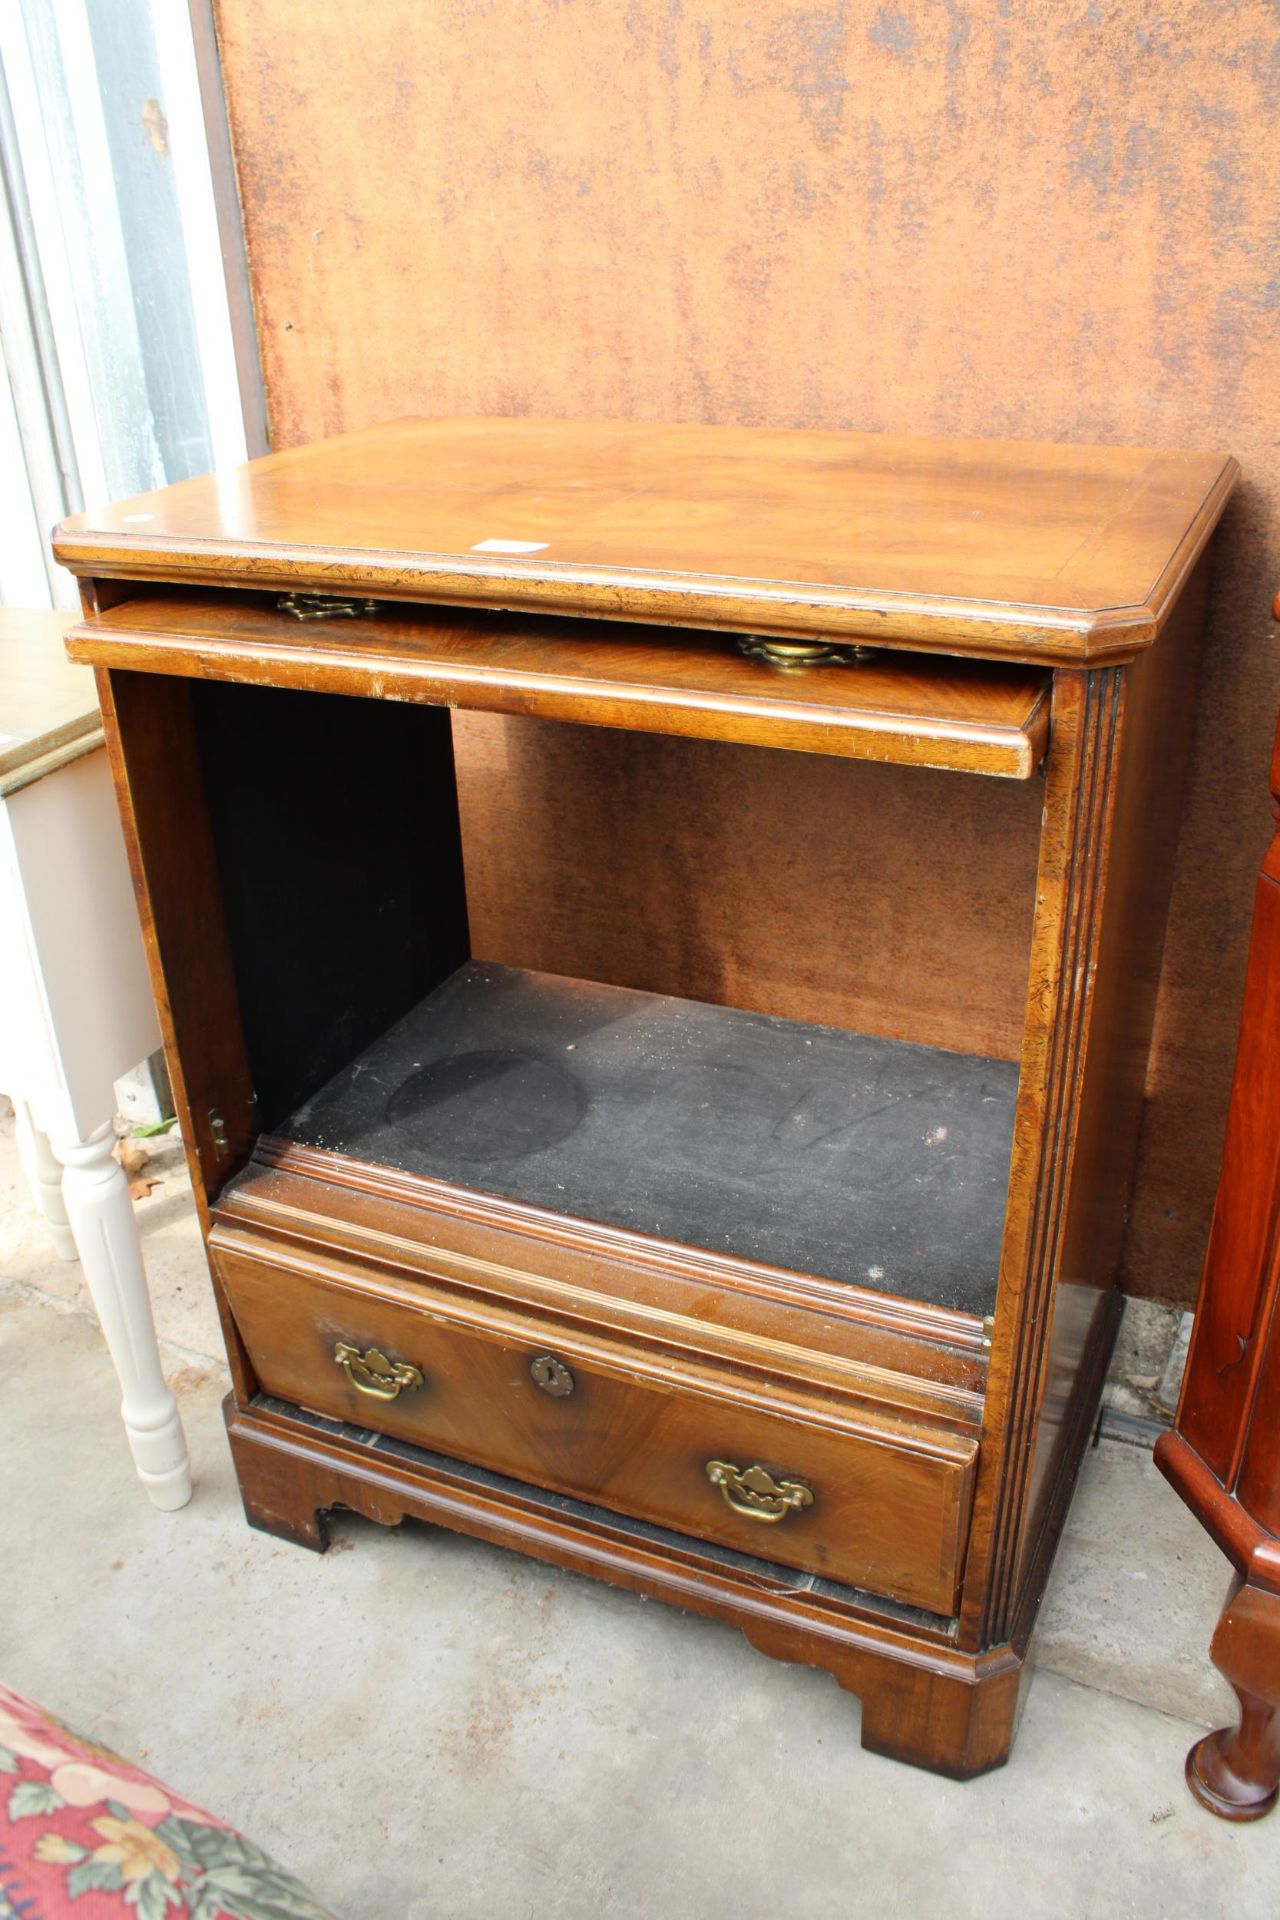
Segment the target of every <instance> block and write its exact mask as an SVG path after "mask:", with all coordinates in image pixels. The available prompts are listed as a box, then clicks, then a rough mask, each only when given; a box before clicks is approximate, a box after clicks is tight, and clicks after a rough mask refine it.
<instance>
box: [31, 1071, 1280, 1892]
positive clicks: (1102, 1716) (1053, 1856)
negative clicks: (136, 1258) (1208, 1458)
mask: <svg viewBox="0 0 1280 1920" xmlns="http://www.w3.org/2000/svg"><path fill="white" fill-rule="evenodd" d="M2 1105H3V1103H2V1102H0V1106H2ZM159 1166H160V1167H161V1169H162V1170H163V1172H164V1179H163V1181H162V1184H161V1185H160V1186H158V1187H157V1188H156V1189H155V1191H154V1192H153V1194H152V1195H151V1197H150V1198H148V1199H147V1200H145V1201H141V1202H140V1203H139V1207H138V1213H139V1219H140V1221H141V1224H142V1227H143V1232H144V1242H145V1246H146V1251H147V1258H148V1264H149V1268H150V1272H151V1276H152V1282H153V1288H154V1293H155V1299H156V1312H157V1320H158V1324H159V1326H160V1329H161V1333H162V1337H163V1340H164V1343H165V1358H166V1365H167V1367H168V1370H169V1373H170V1377H171V1379H172V1380H173V1382H174V1385H175V1387H176V1389H177V1391H178V1393H179V1395H180V1399H181V1404H182V1409H183V1415H184V1419H185V1421H186V1426H187V1433H188V1437H189V1440H190V1443H191V1452H192V1457H193V1463H194V1468H195V1475H196V1486H197V1490H196V1495H195V1498H194V1500H193V1501H192V1503H191V1505H190V1506H189V1507H188V1508H186V1509H185V1510H184V1511H183V1512H181V1513H177V1514H160V1513H157V1512H155V1511H154V1510H153V1509H152V1508H151V1507H150V1506H149V1505H148V1503H147V1501H146V1500H145V1498H144V1496H143V1495H142V1493H141V1492H140V1490H139V1488H138V1486H137V1483H136V1482H135V1481H134V1479H133V1477H132V1474H131V1471H130V1464H129V1459H128V1455H127V1452H126V1448H125V1443H124V1438H123V1434H122V1431H121V1428H120V1425H119V1421H118V1417H117V1400H118V1394H117V1390H116V1386H115V1381H114V1377H113V1375H112V1373H111V1370H110V1367H109V1364H108V1362H107V1360H106V1358H105V1355H104V1352H103V1349H102V1345H101V1341H100V1338H99V1336H98V1333H97V1328H96V1325H95V1323H94V1322H93V1320H92V1318H91V1316H90V1314H89V1312H88V1310H87V1305H86V1302H85V1300H84V1298H83V1296H82V1290H81V1286H80V1280H79V1270H78V1268H76V1267H74V1266H63V1265H61V1264H60V1263H59V1262H58V1261H57V1260H56V1258H54V1257H53V1256H52V1254H51V1253H50V1251H49V1249H48V1247H47V1245H46V1242H45V1239H44V1236H43V1232H42V1230H41V1228H40V1224H39V1222H38V1221H37V1220H36V1218H35V1216H34V1214H33V1212H32V1210H31V1208H30V1206H29V1203H28V1200H27V1197H26V1192H25V1188H24V1187H23V1186H22V1184H21V1179H20V1175H19V1172H18V1168H17V1162H16V1156H15V1155H14V1152H13V1147H12V1130H11V1123H3V1122H0V1461H2V1462H3V1467H2V1468H0V1472H2V1473H3V1482H2V1485H0V1499H2V1502H3V1512H4V1514H5V1518H6V1522H7V1525H6V1533H7V1538H8V1543H9V1544H8V1552H7V1554H6V1563H7V1569H6V1575H5V1579H4V1582H3V1588H2V1590H0V1674H2V1675H3V1677H4V1678H5V1679H6V1680H7V1681H8V1682H9V1683H10V1684H11V1685H13V1686H15V1687H17V1688H19V1689H20V1690H22V1691H25V1692H27V1693H30V1694H32V1695H34V1696H35V1697H36V1698H38V1699H40V1700H43V1701H44V1702H45V1703H46V1704H47V1705H49V1706H50V1707H51V1708H53V1710H54V1711H55V1712H57V1713H59V1714H60V1715H62V1716H63V1717H64V1718H66V1719H68V1720H69V1721H71V1722H72V1724H75V1725H78V1726H80V1727H81V1728H83V1729H84V1730H85V1731H86V1732H89V1733H92V1734H93V1735H95V1736H96V1737H97V1738H99V1739H101V1740H103V1741H105V1742H106V1743H107V1744H108V1745H111V1746H114V1747H117V1748H119V1749H120V1750H121V1751H123V1752H125V1753H130V1754H133V1755H136V1756H137V1757H138V1758H139V1759H140V1760H142V1761H143V1762H144V1764H146V1765H147V1766H150V1767H152V1768H153V1769H154V1770H155V1771H156V1772H158V1773H159V1774H160V1775H162V1776H163V1777H164V1778H165V1779H167V1780H170V1781H172V1783H173V1784H174V1785H175V1787H177V1788H179V1789H180V1790H181V1791H182V1792H183V1793H185V1794H188V1795H190V1797H191V1798H192V1799H194V1800H196V1801H198V1802H200V1803H203V1804H204V1805H206V1806H208V1807H209V1808H211V1809H212V1810H215V1811H217V1812H219V1813H221V1814H223V1815H225V1816H226V1817H227V1818H229V1819H231V1820H233V1821H235V1822H236V1823H238V1824H239V1825H241V1826H242V1827H244V1828H245V1829H246V1830H247V1831H248V1832H249V1833H250V1834H251V1835H252V1836H253V1837H254V1838H255V1839H257V1840H258V1841H259V1842H260V1843H261V1844H263V1845H265V1846H267V1847H269V1848H271V1849H273V1850H274V1851H275V1852H276V1853H277V1854H278V1855H279V1856H280V1857H281V1858H282V1859H283V1860H284V1861H286V1862H287V1863H288V1864H289V1865H290V1866H291V1867H293V1868H294V1869H295V1870H296V1871H297V1872H299V1873H300V1874H302V1875H303V1877H304V1878H305V1879H307V1880H308V1881H309V1882H310V1884H311V1885H312V1887H313V1888H314V1890H315V1891H316V1893H317V1894H318V1895H319V1896H320V1897H321V1898H322V1899H326V1900H328V1901H329V1903H330V1904H331V1905H332V1907H333V1909H334V1911H335V1912H336V1913H337V1914H338V1915H340V1916H342V1920H427V1917H428V1916H430V1917H431V1920H471V1916H485V1920H528V1917H529V1916H542V1915H544V1914H546V1915H554V1916H556V1920H604V1917H605V1916H615V1915H616V1916H628V1920H647V1917H648V1916H662V1920H765V1916H768V1920H776V1917H777V1916H779V1915H783V1914H785V1915H787V1916H788V1917H789V1920H790V1917H792V1916H795V1917H796V1920H827V1916H831V1920H836V1917H837V1916H839V1920H844V1916H846V1915H849V1916H853V1915H859V1916H862V1915H870V1916H875V1917H876V1920H882V1917H883V1916H897V1915H903V1916H907V1915H911V1916H915V1915H917V1914H919V1913H929V1914H939V1915H946V1916H954V1917H955V1920H964V1917H965V1916H968V1915H974V1916H979V1915H980V1916H982V1920H1002V1916H1005V1915H1009V1916H1013V1915H1017V1916H1018V1920H1034V1917H1035V1916H1040V1915H1044V1916H1050V1915H1052V1916H1064V1915H1065V1916H1076V1915H1080V1916H1084V1915H1089V1916H1091V1917H1092V1916H1100V1915H1101V1916H1110V1915H1122V1914H1124V1915H1138V1916H1142V1917H1143V1920H1147V1917H1150V1920H1157V1917H1159V1920H1163V1917H1164V1916H1173V1915H1192V1916H1196V1917H1197V1920H1212V1917H1213V1916H1219V1915H1220V1916H1223V1920H1225V1917H1226V1916H1227V1915H1231V1916H1233V1920H1249V1917H1250V1916H1255V1915H1256V1916H1258V1917H1259V1920H1263V1916H1265V1920H1274V1916H1275V1914H1276V1913H1277V1911H1278V1910H1280V1846H1277V1838H1278V1836H1280V1818H1278V1819H1277V1821H1276V1823H1275V1824H1274V1825H1273V1824H1271V1823H1266V1822H1264V1823H1262V1824H1261V1825H1259V1826H1255V1827H1252V1828H1230V1827H1227V1826H1224V1825H1222V1824H1221V1823H1219V1822H1217V1821H1215V1820H1213V1819H1211V1818H1210V1817H1209V1816H1208V1815H1206V1814H1204V1813H1202V1812H1201V1811H1200V1810H1199V1809H1198V1808H1197V1807H1196V1806H1195V1805H1194V1804H1193V1803H1192V1801H1191V1800H1190V1798H1189V1796H1188V1795H1187V1793H1186V1790H1185V1787H1184V1785H1183V1781H1182V1759H1183V1754H1184V1752H1185V1749H1186V1747H1187V1745H1188V1744H1189V1742H1190V1741H1191V1740H1192V1739H1193V1738H1194V1737H1195V1734H1196V1732H1197V1731H1198V1730H1199V1729H1201V1728H1203V1727H1206V1726H1208V1725H1211V1724H1216V1723H1218V1722H1220V1721H1221V1720H1222V1719H1223V1718H1225V1717H1226V1715H1227V1713H1228V1712H1229V1709H1230V1696H1229V1695H1228V1694H1227V1692H1226V1689H1225V1688H1224V1687H1223V1686H1222V1684H1221V1682H1220V1681H1219V1680H1218V1679H1217V1677H1216V1675H1214V1673H1213V1672H1212V1669H1211V1668H1210V1667H1209V1665H1208V1662H1207V1659H1206V1654H1205V1649H1206V1647H1207V1643H1208V1638H1209V1634H1210V1631H1211V1628H1212V1625H1213V1622H1214V1619H1215V1618H1216V1615H1217V1610H1218V1606H1219V1604H1220V1602H1221V1598H1222V1593H1223V1590H1224V1587H1225V1581H1226V1570H1225V1566H1224V1564H1223V1562H1222V1561H1221V1560H1220V1559H1219V1557H1218V1555H1217V1554H1216V1552H1215V1551H1214V1550H1213V1548H1212V1547H1210V1546H1209V1545H1208V1543H1207V1542H1206V1540H1205V1539H1204V1537H1203V1535H1202V1534H1201V1533H1200V1531H1199V1529H1198V1528H1197V1527H1196V1526H1195V1525H1194V1523H1193V1522H1192V1521H1191V1520H1190V1519H1189V1517H1188V1516H1187V1515H1186V1514H1185V1512H1184V1510H1183V1508H1182V1506H1181V1504H1180V1503H1179V1502H1178V1501H1177V1499H1176V1498H1175V1497H1174V1495H1173V1494H1172V1493H1171V1492H1170V1491H1169V1489H1168V1488H1167V1487H1166V1486H1165V1485H1164V1483H1163V1481H1162V1480H1161V1479H1160V1478H1159V1476H1158V1475H1157V1474H1156V1473H1155V1471H1154V1469H1153V1468H1152V1467H1151V1465H1150V1463H1149V1461H1148V1460H1147V1458H1146V1456H1145V1454H1144V1453H1143V1452H1142V1451H1141V1450H1139V1449H1137V1448H1135V1447H1130V1446H1124V1445H1119V1444H1116V1443H1113V1442H1109V1441H1104V1442H1103V1443H1102V1445H1101V1446H1100V1447H1099V1449H1098V1450H1097V1451H1096V1452H1095V1453H1094V1454H1093V1455H1092V1456H1091V1458H1090V1460H1089V1462H1088V1466H1087V1469H1086V1473H1085V1477H1084V1480H1083V1482H1082V1485H1081V1488H1080V1491H1079V1494H1078V1496H1077V1499H1076V1503H1075V1506H1074V1508H1073V1511H1072V1516H1071V1522H1070V1527H1069V1530H1068V1535H1067V1538H1066V1540H1065V1542H1064V1546H1063V1549H1062V1552H1061V1553H1060V1555H1059V1560H1058V1565H1057V1569H1056V1572H1055V1577H1054V1582H1053V1586H1052V1589H1051V1592H1050V1595H1049V1598H1048V1601H1047V1604H1046V1609H1045V1615H1044V1619H1043V1622H1042V1630H1041V1634H1040V1638H1039V1657H1038V1671H1037V1673H1036V1675H1035V1677H1034V1679H1033V1681H1032V1684H1031V1687H1030V1690H1029V1696H1028V1702H1027V1708H1026V1713H1025V1716H1024V1719H1023V1723H1022V1728H1021V1731H1020V1734H1019V1738H1018V1743H1017V1746H1016V1747H1015V1750H1014V1754H1013V1758H1012V1761H1011V1762H1010V1764H1009V1766H1008V1767H1007V1768H1005V1769H1004V1770H1003V1771H1001V1772H998V1773H995V1774H990V1775H988V1776H986V1777H985V1778H984V1779H982V1780H978V1781H975V1782H972V1783H970V1784H969V1785H967V1786H963V1787H961V1786H956V1785H953V1784H951V1783H948V1782H945V1781H942V1780H937V1779H934V1778H932V1777H931V1776H929V1775H927V1774H923V1773H918V1772H915V1771H913V1770H912V1769H910V1768H907V1767H902V1766H898V1765H895V1764H893V1763H892V1762H889V1761H884V1760H880V1759H877V1758H875V1757H874V1756H873V1755H870V1754H864V1753H863V1752H862V1751H861V1750H860V1749H859V1746H858V1743H857V1717H858V1708H857V1703H856V1702H855V1701H854V1700H852V1699H851V1698H849V1697H848V1696H847V1695H845V1694H842V1693H841V1692H840V1691H839V1689H838V1688H837V1687H836V1686H835V1684H834V1682H832V1681H830V1680H829V1679H827V1678H826V1677H825V1676H823V1675H820V1674H816V1673H811V1672H808V1671H805V1670H802V1669H798V1668H790V1667H784V1666H779V1665H777V1664H775V1663H774V1662H771V1661H769V1660H766V1659H764V1658H763V1657H762V1656H760V1655H758V1654H755V1653H753V1652H752V1651H751V1649H750V1648H749V1647H748V1646H747V1645H746V1643H745V1642H744V1641H743V1640H742V1639H741V1638H740V1637H739V1636H738V1635H737V1634H735V1633H733V1632H732V1631H730V1630H729V1629H727V1628H723V1627H719V1626H716V1625H713V1624H710V1623H708V1622H706V1621H702V1620H697V1619H694V1618H693V1617H691V1616H686V1615H683V1614H680V1613H677V1612H674V1611H672V1610H671V1609H669V1608H666V1607H661V1606H657V1605H646V1604H645V1603H643V1602H642V1601H640V1600H638V1599H636V1598H635V1597H633V1596H628V1595H625V1594H621V1593H616V1592H612V1591H610V1590H609V1589H607V1588H604V1587H599V1586H597V1585H595V1584H594V1583H592V1582H588V1581H586V1580H583V1579H579V1578H575V1577H574V1576H572V1575H568V1574H561V1573H558V1572H555V1571H554V1570H550V1569H548V1568H546V1567H542V1566H539V1565H536V1564H535V1563H533V1562H531V1561H525V1560H521V1559H519V1558H518V1557H516V1556H515V1555H513V1554H509V1553H504V1552H501V1551H499V1550H498V1549H496V1548H490V1547H485V1546H482V1545H479V1544H478V1543H475V1542H473V1541H469V1540H464V1539H460V1538H457V1537H455V1536H452V1535H449V1534H446V1533H436V1532H432V1531H431V1530H429V1529H427V1528H425V1527H417V1526H413V1525H406V1526H405V1527H404V1528H402V1529H401V1530H400V1531H399V1532H398V1533H386V1532H383V1531H382V1530H380V1529H379V1528H376V1527H374V1526H371V1525H368V1524H366V1523H364V1522H361V1521H357V1520H354V1519H351V1520H347V1521H346V1522H344V1523H342V1524H340V1525H339V1527H338V1529H337V1533H336V1542H335V1545H334V1547H333V1548H331V1550H330V1552H329V1554H328V1555H327V1556H326V1557H325V1558H323V1559H317V1558H315V1557H314V1556H312V1555H310V1554H307V1553H305V1552H302V1551H300V1550H299V1549H297V1548H293V1547H289V1546H285V1545H283V1544H281V1543H279V1542H277V1541H273V1540H271V1539H268V1538H266V1537H265V1536H263V1535H261V1534H255V1533H252V1532H250V1531H249V1529H248V1528H247V1527H246V1526H245V1525H244V1522H243V1518H242V1515H241V1512H240V1508H239V1502H238V1498H237V1495H236V1490H235V1485H234V1481H233V1479H232V1474H231V1468H230V1462H229V1459H228V1456H227V1450H226V1445H225V1441H224V1438H223V1434H222V1429H221V1421H220V1415H219V1405H218V1403H219V1400H220V1397H221V1395H222V1393H223V1391H224V1390H225V1374H224V1372H223V1368H222V1365H221V1362H220V1359H219V1358H218V1353H219V1347H218V1339H217V1329H216V1323H215V1319H214V1316H213V1313H212V1310H211V1306H210V1303H209V1299H208V1292H207V1285H206V1282H205V1277H204V1265H203V1258H202V1255H201V1253H200V1249H199V1243H198V1238H197V1235H196V1231H195V1223H194V1218H193V1215H192V1213H191V1206H190V1197H189V1194H188V1192H187V1190H186V1187H185V1182H184V1179H183V1176H182V1172H181V1168H180V1164H179V1162H178V1158H177V1155H176V1152H175V1151H174V1150H173V1149H172V1148H168V1149H166V1150H164V1151H163V1152H162V1153H161V1154H160V1155H159Z"/></svg>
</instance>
